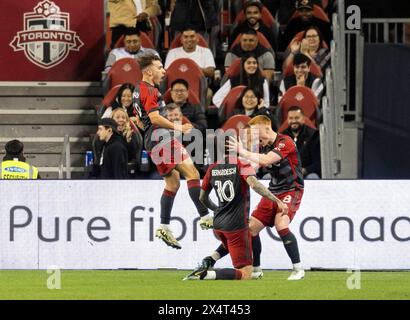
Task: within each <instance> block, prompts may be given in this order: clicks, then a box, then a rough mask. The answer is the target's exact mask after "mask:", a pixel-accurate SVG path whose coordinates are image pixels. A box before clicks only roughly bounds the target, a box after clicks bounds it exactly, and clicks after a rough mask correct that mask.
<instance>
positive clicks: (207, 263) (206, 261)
mask: <svg viewBox="0 0 410 320" xmlns="http://www.w3.org/2000/svg"><path fill="white" fill-rule="evenodd" d="M215 263H216V261H215V260H214V259H213V258H212V257H211V256H207V257H205V258H203V259H202V261H201V265H202V267H203V268H204V269H205V270H209V269H211V268H212V267H213V266H214V265H215Z"/></svg>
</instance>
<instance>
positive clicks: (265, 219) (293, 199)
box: [252, 190, 303, 227]
mask: <svg viewBox="0 0 410 320" xmlns="http://www.w3.org/2000/svg"><path fill="white" fill-rule="evenodd" d="M302 196H303V190H293V191H288V192H284V193H281V194H279V195H276V197H278V198H279V199H280V200H282V202H283V203H284V204H285V205H286V206H287V207H288V216H289V219H290V221H292V220H293V217H294V216H295V214H296V211H297V210H298V209H299V206H300V202H301V201H302ZM277 211H278V205H277V204H276V202H273V201H270V200H268V199H266V198H262V199H261V201H260V202H259V204H258V206H257V207H256V209H255V210H253V212H252V217H254V218H256V219H258V220H259V221H260V222H262V223H263V225H264V226H265V227H273V226H274V225H275V216H276V213H277Z"/></svg>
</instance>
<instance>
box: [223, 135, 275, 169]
mask: <svg viewBox="0 0 410 320" xmlns="http://www.w3.org/2000/svg"><path fill="white" fill-rule="evenodd" d="M228 143H229V150H230V151H237V152H238V154H239V156H240V157H242V158H245V159H247V160H249V161H251V162H255V163H258V164H259V165H260V166H262V167H266V166H269V165H271V164H275V163H278V162H279V161H281V160H282V157H281V156H280V155H279V154H277V153H275V152H273V151H270V152H268V153H267V154H262V153H255V152H251V151H248V150H246V149H245V148H244V147H243V144H242V142H241V141H240V140H239V141H238V140H236V139H235V138H234V137H229V142H228Z"/></svg>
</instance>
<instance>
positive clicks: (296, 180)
mask: <svg viewBox="0 0 410 320" xmlns="http://www.w3.org/2000/svg"><path fill="white" fill-rule="evenodd" d="M271 151H272V152H275V153H276V154H278V155H279V156H280V157H281V158H282V160H280V161H279V162H278V163H276V164H273V165H270V166H268V167H265V168H264V169H263V170H264V172H267V173H269V174H270V176H271V181H270V183H269V190H270V191H271V192H272V193H273V194H280V193H283V192H287V191H291V190H298V189H303V186H304V181H303V175H302V167H301V161H300V157H299V153H298V151H297V148H296V144H295V142H294V141H293V140H292V138H290V137H289V136H287V135H283V134H278V135H277V137H276V140H275V141H274V142H273V143H272V144H270V145H267V146H265V147H262V148H261V150H260V152H261V153H265V154H267V153H269V152H271Z"/></svg>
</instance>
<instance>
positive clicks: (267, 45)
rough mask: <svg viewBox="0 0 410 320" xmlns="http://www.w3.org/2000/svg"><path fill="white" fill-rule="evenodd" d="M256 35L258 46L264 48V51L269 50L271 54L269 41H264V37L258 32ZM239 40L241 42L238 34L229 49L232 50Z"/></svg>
mask: <svg viewBox="0 0 410 320" xmlns="http://www.w3.org/2000/svg"><path fill="white" fill-rule="evenodd" d="M256 34H257V36H258V42H259V44H260V45H261V46H262V47H264V48H266V49H268V50H270V51H272V52H273V49H272V46H271V45H270V43H269V41H268V40H267V39H266V37H265V36H264V35H263V34H262V33H260V32H259V31H257V32H256ZM240 40H241V34H238V36H237V37H236V39H235V41H234V42H232V44H231V47H230V48H231V49H232V48H233V47H234V46H236V45H237V44H238V43H239V42H240ZM273 53H274V52H273Z"/></svg>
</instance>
